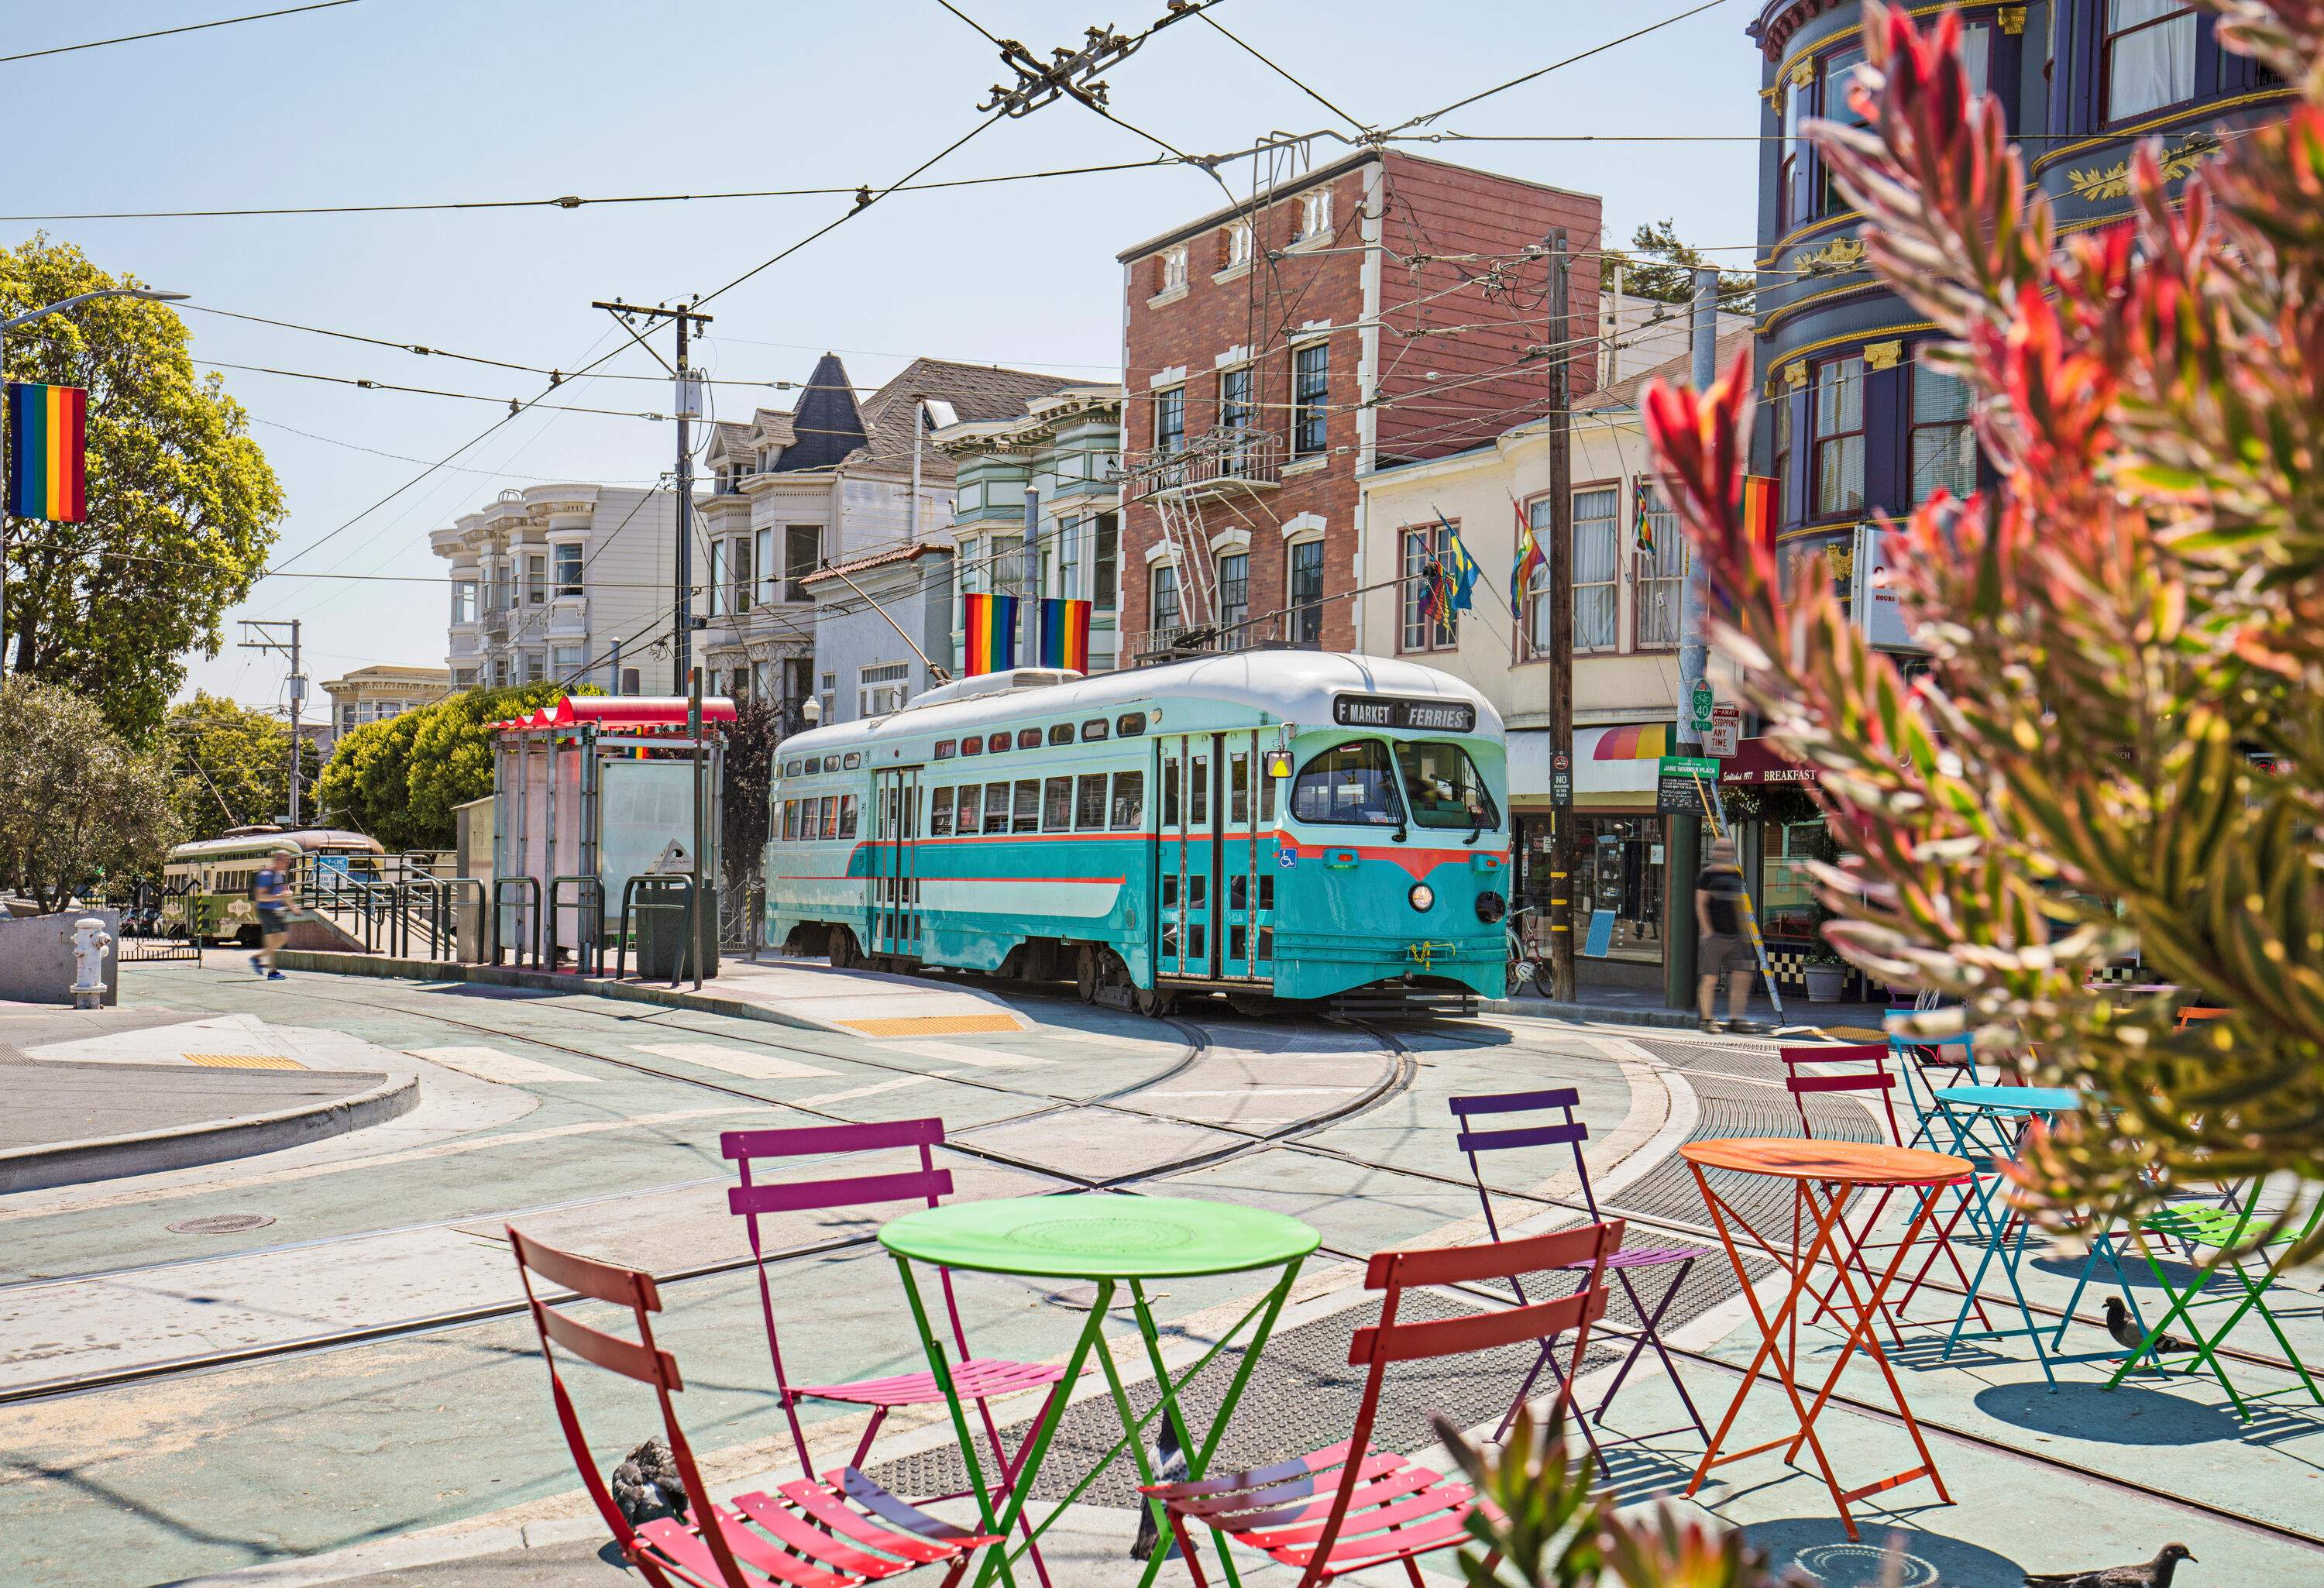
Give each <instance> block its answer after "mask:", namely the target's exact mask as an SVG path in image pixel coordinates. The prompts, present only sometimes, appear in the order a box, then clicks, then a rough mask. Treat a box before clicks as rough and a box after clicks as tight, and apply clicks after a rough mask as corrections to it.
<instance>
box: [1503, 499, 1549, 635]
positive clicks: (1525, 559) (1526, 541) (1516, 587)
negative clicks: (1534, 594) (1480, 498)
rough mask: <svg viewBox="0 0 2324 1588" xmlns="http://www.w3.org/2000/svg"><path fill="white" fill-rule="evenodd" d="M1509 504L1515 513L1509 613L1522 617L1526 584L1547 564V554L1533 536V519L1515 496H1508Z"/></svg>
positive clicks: (1531, 581)
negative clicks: (1513, 559) (1515, 527)
mask: <svg viewBox="0 0 2324 1588" xmlns="http://www.w3.org/2000/svg"><path fill="white" fill-rule="evenodd" d="M1509 506H1510V507H1511V508H1513V509H1515V511H1516V512H1517V565H1516V566H1515V567H1513V568H1510V569H1509V615H1510V616H1511V617H1514V618H1518V619H1522V618H1523V617H1524V616H1525V593H1526V586H1528V585H1530V584H1532V583H1533V576H1534V575H1535V573H1536V572H1538V571H1539V570H1540V569H1542V568H1545V567H1547V566H1548V564H1549V554H1548V553H1547V552H1545V551H1544V550H1543V549H1541V542H1540V541H1539V540H1535V538H1534V532H1533V521H1532V520H1531V519H1530V518H1527V517H1526V510H1525V509H1524V508H1522V507H1519V506H1518V505H1517V498H1516V497H1514V496H1512V497H1511V498H1509Z"/></svg>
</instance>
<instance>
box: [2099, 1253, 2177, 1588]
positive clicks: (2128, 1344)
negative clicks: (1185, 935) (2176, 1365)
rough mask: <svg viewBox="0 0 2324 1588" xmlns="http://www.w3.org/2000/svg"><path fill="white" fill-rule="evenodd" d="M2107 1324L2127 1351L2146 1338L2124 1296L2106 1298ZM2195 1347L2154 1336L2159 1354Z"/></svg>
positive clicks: (2173, 1338) (2172, 1337)
mask: <svg viewBox="0 0 2324 1588" xmlns="http://www.w3.org/2000/svg"><path fill="white" fill-rule="evenodd" d="M2106 1324H2107V1334H2111V1335H2113V1336H2114V1340H2115V1343H2116V1344H2117V1345H2119V1346H2121V1347H2122V1348H2123V1349H2124V1350H2125V1351H2136V1350H2137V1349H2138V1344H2139V1342H2140V1341H2142V1340H2144V1339H2145V1338H2146V1331H2145V1330H2144V1329H2142V1328H2140V1327H2139V1326H2138V1325H2137V1323H2136V1322H2135V1321H2134V1320H2133V1319H2132V1317H2131V1316H2130V1309H2129V1308H2128V1307H2126V1306H2123V1304H2122V1297H2119V1296H2109V1297H2107V1298H2106ZM2194 1349H2195V1348H2194V1347H2193V1346H2191V1345H2190V1344H2188V1343H2187V1342H2185V1341H2184V1340H2181V1338H2179V1336H2178V1335H2176V1334H2157V1335H2156V1336H2155V1337H2154V1353H2155V1354H2156V1355H2158V1356H2161V1355H2163V1354H2166V1353H2171V1352H2174V1351H2192V1350H2194ZM2163 1581H2165V1582H2169V1581H2170V1579H2169V1578H2168V1577H2166V1578H2164V1579H2163Z"/></svg>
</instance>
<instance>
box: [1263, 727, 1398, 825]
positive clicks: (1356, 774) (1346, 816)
mask: <svg viewBox="0 0 2324 1588" xmlns="http://www.w3.org/2000/svg"><path fill="white" fill-rule="evenodd" d="M1291 814H1292V816H1293V817H1295V818H1296V819H1297V820H1300V821H1303V822H1339V823H1347V824H1352V825H1356V826H1377V827H1393V826H1399V825H1401V824H1402V822H1403V821H1404V813H1403V811H1402V809H1401V808H1399V806H1398V804H1397V797H1396V769H1395V768H1394V767H1392V766H1390V765H1389V764H1388V746H1387V745H1385V744H1383V743H1380V742H1379V740H1377V739H1351V740H1349V741H1348V743H1345V744H1338V745H1334V746H1333V748H1331V749H1329V750H1326V751H1325V752H1323V754H1321V755H1319V756H1317V757H1315V759H1314V760H1313V761H1311V762H1308V763H1307V764H1306V765H1305V767H1302V768H1301V769H1300V771H1299V777H1298V780H1297V781H1296V782H1294V783H1293V784H1292V785H1291Z"/></svg>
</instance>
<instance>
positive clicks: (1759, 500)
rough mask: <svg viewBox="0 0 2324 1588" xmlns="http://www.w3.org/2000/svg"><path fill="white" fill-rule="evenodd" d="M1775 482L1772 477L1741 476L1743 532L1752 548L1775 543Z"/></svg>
mask: <svg viewBox="0 0 2324 1588" xmlns="http://www.w3.org/2000/svg"><path fill="white" fill-rule="evenodd" d="M1776 484H1777V482H1776V480H1775V476H1774V475H1744V476H1743V532H1744V533H1745V534H1746V535H1747V536H1748V537H1749V538H1750V541H1751V544H1753V545H1754V546H1773V545H1774V544H1775V513H1776V511H1777V509H1778V507H1779V506H1780V505H1781V504H1780V503H1777V502H1776V500H1775V486H1776Z"/></svg>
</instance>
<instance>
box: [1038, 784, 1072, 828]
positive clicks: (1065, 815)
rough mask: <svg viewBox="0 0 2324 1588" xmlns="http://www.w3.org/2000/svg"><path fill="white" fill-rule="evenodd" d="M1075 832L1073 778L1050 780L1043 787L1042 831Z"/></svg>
mask: <svg viewBox="0 0 2324 1588" xmlns="http://www.w3.org/2000/svg"><path fill="white" fill-rule="evenodd" d="M1073 830H1074V780H1072V779H1071V778H1050V779H1048V780H1047V781H1045V782H1044V783H1042V785H1041V831H1043V832H1045V833H1070V832H1072V831H1073Z"/></svg>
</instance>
